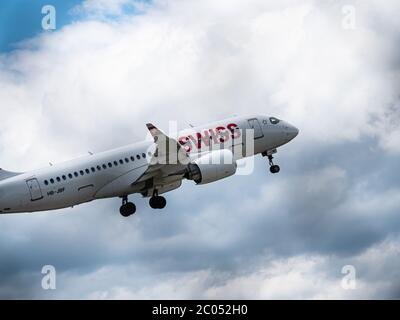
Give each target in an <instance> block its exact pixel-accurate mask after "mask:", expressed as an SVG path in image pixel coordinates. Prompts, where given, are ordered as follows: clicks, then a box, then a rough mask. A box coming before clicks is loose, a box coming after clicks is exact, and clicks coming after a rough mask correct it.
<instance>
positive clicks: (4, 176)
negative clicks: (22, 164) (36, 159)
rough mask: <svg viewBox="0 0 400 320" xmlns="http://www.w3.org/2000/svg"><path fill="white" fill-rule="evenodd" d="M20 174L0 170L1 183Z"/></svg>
mask: <svg viewBox="0 0 400 320" xmlns="http://www.w3.org/2000/svg"><path fill="white" fill-rule="evenodd" d="M19 174H21V173H17V172H10V171H5V170H3V169H1V168H0V181H1V180H5V179H8V178H11V177H15V176H17V175H19Z"/></svg>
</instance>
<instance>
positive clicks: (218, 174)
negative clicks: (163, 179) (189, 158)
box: [185, 149, 237, 184]
mask: <svg viewBox="0 0 400 320" xmlns="http://www.w3.org/2000/svg"><path fill="white" fill-rule="evenodd" d="M236 168H237V164H236V161H235V159H234V158H233V154H232V152H231V151H230V150H226V149H224V150H215V151H211V152H210V153H207V154H206V155H204V156H201V157H200V158H198V159H196V160H195V161H194V162H193V163H189V165H188V167H187V171H186V173H185V178H186V179H188V180H193V181H194V182H196V184H206V183H210V182H214V181H217V180H220V179H223V178H226V177H230V176H232V175H234V174H235V172H236Z"/></svg>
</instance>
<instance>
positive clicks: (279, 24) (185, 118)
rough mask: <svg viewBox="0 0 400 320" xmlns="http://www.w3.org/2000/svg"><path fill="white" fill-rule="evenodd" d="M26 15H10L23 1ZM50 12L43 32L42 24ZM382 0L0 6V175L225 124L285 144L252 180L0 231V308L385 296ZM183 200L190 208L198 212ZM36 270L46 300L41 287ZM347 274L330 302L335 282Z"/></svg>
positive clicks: (387, 178)
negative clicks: (173, 127) (166, 133)
mask: <svg viewBox="0 0 400 320" xmlns="http://www.w3.org/2000/svg"><path fill="white" fill-rule="evenodd" d="M28 2H29V3H30V5H25V4H27V3H28ZM45 4H52V5H54V7H55V8H56V14H57V16H56V17H57V27H56V30H53V31H43V30H42V29H41V20H42V18H43V17H44V15H43V14H42V13H41V8H42V6H43V5H45ZM398 12H400V3H399V1H395V0H393V1H390V0H387V1H379V0H368V1H361V0H360V1H356V0H346V1H334V0H331V1H311V0H310V1H306V0H305V1H298V0H296V1H294V0H293V1H291V0H285V1H278V2H277V1H265V0H246V1H241V0H229V1H228V0H220V1H213V0H202V1H198V0H154V1H143V0H142V1H138V0H136V1H131V0H118V1H114V0H86V1H68V4H66V3H65V1H51V0H48V1H39V0H35V1H28V0H18V1H2V2H1V4H0V27H1V28H0V111H1V119H2V121H1V124H2V125H1V126H0V166H1V167H2V168H4V169H6V170H11V171H27V170H30V169H36V168H40V167H45V166H47V165H48V162H49V161H51V162H53V163H57V162H61V161H64V160H68V159H71V158H74V157H78V156H81V155H84V154H86V153H87V151H88V150H90V151H92V152H99V151H103V150H107V149H109V148H113V147H118V146H122V145H125V144H130V143H132V142H134V141H139V140H141V139H143V138H144V137H145V136H146V133H147V132H146V127H145V125H144V124H145V123H146V122H148V121H151V122H153V123H155V124H157V125H159V126H160V127H161V128H167V127H168V121H169V120H178V126H179V127H180V128H184V127H187V126H188V124H189V123H191V124H201V123H204V122H208V121H211V120H216V119H220V118H224V117H228V116H231V115H234V114H237V115H246V114H249V113H259V114H267V115H274V116H277V117H280V118H283V119H285V120H288V121H289V122H291V123H293V124H294V125H296V126H297V127H299V128H300V135H299V136H298V137H297V138H296V139H295V140H294V141H293V142H292V143H290V144H288V145H287V146H284V147H282V148H281V150H280V151H279V153H278V155H277V157H276V160H277V163H279V165H280V166H281V168H282V170H281V173H280V174H279V175H274V176H272V175H271V174H270V173H269V171H268V165H267V163H266V161H265V159H263V158H261V157H257V158H256V159H255V169H254V172H253V174H251V175H246V176H235V177H232V178H230V179H227V180H223V181H219V182H217V183H214V184H211V185H207V186H195V185H194V184H193V183H192V182H191V181H187V182H185V183H184V184H183V186H182V187H181V188H180V189H179V190H175V191H173V192H171V193H169V194H168V195H167V199H168V206H167V208H166V209H165V210H164V211H162V212H160V211H153V210H151V209H150V208H149V206H148V203H147V200H146V199H141V197H139V196H133V197H132V200H134V201H135V203H136V204H137V206H138V212H137V214H136V215H135V216H132V217H130V218H128V219H127V218H123V217H121V216H120V215H119V212H118V209H119V206H120V200H119V199H111V200H101V201H97V202H92V203H89V204H84V205H81V206H78V207H75V208H74V209H65V210H59V211H53V212H46V213H37V214H17V215H3V216H0V298H50V299H57V298H68V299H70V298H79V299H81V298H90V299H114V298H123V299H124V298H137V299H148V298H161V299H171V298H201V299H203V298H255V299H276V298H288V299H303V298H304V299H319V298H337V299H349V298H350V299H351V298H400V269H399V267H398V266H399V265H400V216H399V215H400V186H399V180H400V170H399V160H400V129H399V128H400V126H399V125H400V110H399V109H400V87H399V85H400V58H399V57H400V54H399V48H398V47H399V40H400V20H399V19H398V14H397V13H398ZM199 200H200V201H199ZM44 265H53V266H54V267H55V268H56V271H57V289H56V290H43V289H42V287H41V280H42V276H43V275H42V274H41V270H42V267H43V266H44ZM348 265H350V266H352V267H353V268H354V270H355V271H356V286H355V288H354V287H352V288H349V287H348V286H343V283H342V279H343V277H344V274H342V268H343V267H344V266H348Z"/></svg>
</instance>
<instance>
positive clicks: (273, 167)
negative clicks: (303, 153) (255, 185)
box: [262, 149, 281, 174]
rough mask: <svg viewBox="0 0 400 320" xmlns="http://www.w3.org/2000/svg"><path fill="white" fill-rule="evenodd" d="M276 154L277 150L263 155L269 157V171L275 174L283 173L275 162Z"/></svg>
mask: <svg viewBox="0 0 400 320" xmlns="http://www.w3.org/2000/svg"><path fill="white" fill-rule="evenodd" d="M274 153H276V149H275V150H272V151H265V152H263V153H262V155H263V156H264V157H268V162H269V166H270V168H269V171H270V172H271V173H273V174H275V173H278V172H279V171H281V168H280V167H279V166H278V165H277V164H274V161H273V159H274V157H273V156H272V155H273V154H274Z"/></svg>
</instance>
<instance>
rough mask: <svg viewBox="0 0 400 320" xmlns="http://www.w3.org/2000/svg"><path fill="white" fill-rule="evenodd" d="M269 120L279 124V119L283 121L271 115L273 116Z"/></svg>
mask: <svg viewBox="0 0 400 320" xmlns="http://www.w3.org/2000/svg"><path fill="white" fill-rule="evenodd" d="M269 121H271V123H272V124H278V123H279V121H281V120H279V119H278V118H275V117H271V118H269Z"/></svg>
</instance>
